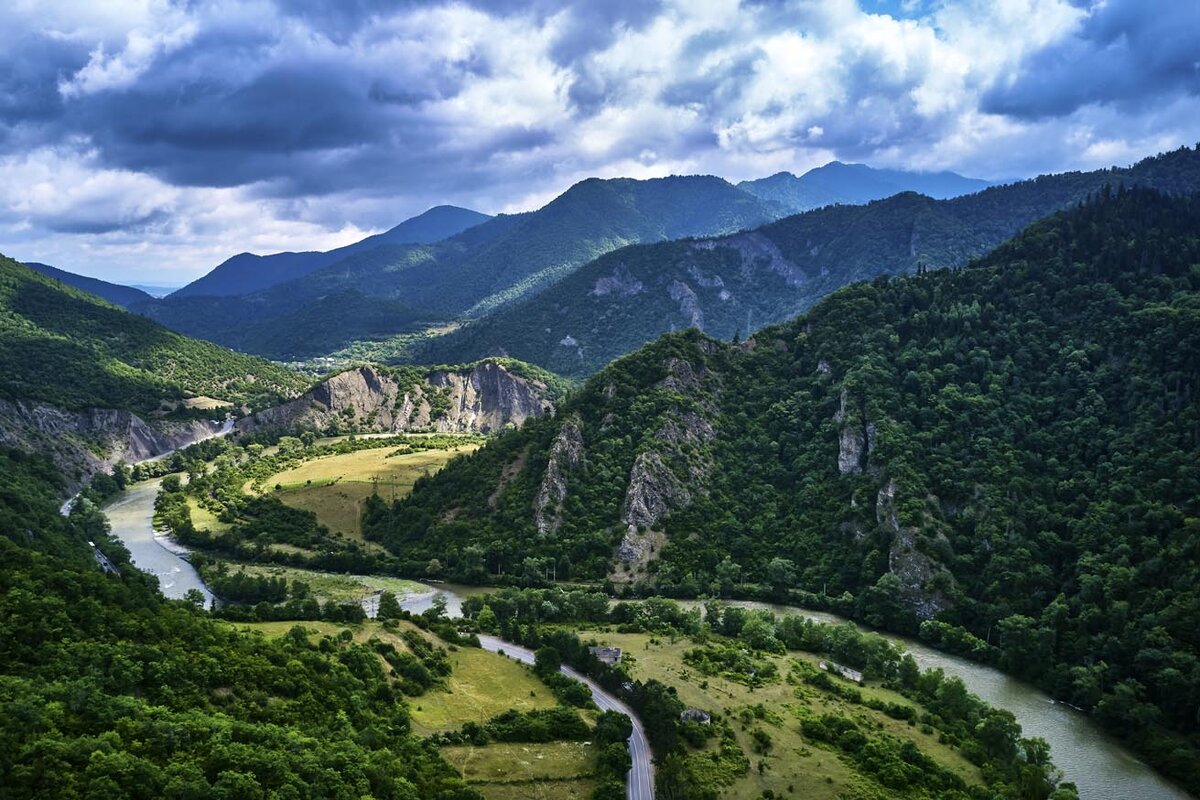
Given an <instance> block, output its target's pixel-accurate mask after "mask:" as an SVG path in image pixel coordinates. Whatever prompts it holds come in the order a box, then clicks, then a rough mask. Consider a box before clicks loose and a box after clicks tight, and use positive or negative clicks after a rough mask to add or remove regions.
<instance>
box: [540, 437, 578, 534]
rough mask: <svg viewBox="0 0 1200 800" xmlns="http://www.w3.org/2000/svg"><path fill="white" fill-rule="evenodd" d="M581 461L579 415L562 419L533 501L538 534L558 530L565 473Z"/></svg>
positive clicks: (565, 495) (565, 490) (563, 497)
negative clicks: (544, 472)
mask: <svg viewBox="0 0 1200 800" xmlns="http://www.w3.org/2000/svg"><path fill="white" fill-rule="evenodd" d="M582 463H583V431H582V430H581V428H580V421H579V418H578V417H576V416H571V417H568V418H567V419H565V420H563V422H562V425H561V427H559V429H558V435H557V436H555V437H554V444H553V445H551V446H550V460H549V461H548V462H547V464H546V474H545V475H544V476H542V484H541V486H540V487H538V493H537V497H536V498H534V501H533V519H534V523H535V524H536V525H537V532H538V535H539V536H546V535H548V534H552V533H554V532H555V531H557V530H558V525H559V522H560V519H559V515H560V514H561V512H562V504H563V501H564V500H566V499H567V475H568V474H569V473H570V472H572V471H573V470H575V469H578V468H579V466H580V465H581V464H582Z"/></svg>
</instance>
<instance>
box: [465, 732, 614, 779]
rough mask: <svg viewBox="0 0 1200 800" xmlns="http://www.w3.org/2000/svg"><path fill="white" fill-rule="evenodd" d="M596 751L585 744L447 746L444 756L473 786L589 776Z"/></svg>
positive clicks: (593, 747)
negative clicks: (475, 784)
mask: <svg viewBox="0 0 1200 800" xmlns="http://www.w3.org/2000/svg"><path fill="white" fill-rule="evenodd" d="M595 751H596V748H595V746H594V745H592V744H590V743H585V742H548V743H546V744H489V745H486V746H484V747H471V746H463V747H444V748H442V756H443V757H444V758H445V759H446V760H447V761H449V762H450V763H451V764H452V765H453V766H454V768H455V769H457V770H458V771H459V772H461V773H462V775H463V777H464V778H466V779H467V781H469V782H470V783H518V782H524V781H535V780H546V779H553V780H562V779H566V778H581V777H588V776H590V775H591V774H592V772H593V770H594V769H595V761H596V752H595Z"/></svg>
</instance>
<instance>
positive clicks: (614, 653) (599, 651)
mask: <svg viewBox="0 0 1200 800" xmlns="http://www.w3.org/2000/svg"><path fill="white" fill-rule="evenodd" d="M588 652H589V653H591V654H592V655H594V656H595V657H596V660H597V661H599V662H600V663H602V664H617V663H619V662H620V661H621V648H619V647H589V648H588Z"/></svg>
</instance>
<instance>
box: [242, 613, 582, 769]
mask: <svg viewBox="0 0 1200 800" xmlns="http://www.w3.org/2000/svg"><path fill="white" fill-rule="evenodd" d="M230 624H234V623H230ZM234 625H235V627H237V628H244V629H249V630H255V631H261V632H262V633H263V634H264V635H265V636H268V637H272V638H275V637H279V636H283V635H284V634H285V633H287V632H288V631H290V630H291V629H292V628H293V627H295V626H296V625H303V626H304V627H305V628H307V629H309V630H310V631H315V632H316V633H317V634H318V635H325V634H329V635H337V634H338V633H339V632H341V631H343V630H349V631H351V632H353V634H354V641H356V642H365V641H367V640H368V639H370V638H371V637H372V636H377V637H379V638H380V639H382V640H384V641H386V642H392V643H393V644H395V645H396V647H397V649H400V650H407V649H408V647H407V645H405V644H404V640H403V639H401V638H400V637H399V636H396V635H395V634H394V633H391V632H389V631H387V630H386V629H384V627H383V626H382V625H381V624H380V623H378V622H364V623H362V624H359V625H343V624H339V623H334V622H287V621H285V622H248V623H236V624H234ZM400 625H401V630H405V629H408V630H416V631H418V632H420V633H421V635H422V636H424V637H425V638H427V639H429V640H430V641H431V642H434V643H436V644H438V645H439V646H445V644H444V643H443V642H442V641H441V640H440V639H438V638H436V637H435V636H433V635H432V634H430V633H427V632H425V631H421V630H420V629H419V628H417V627H416V626H414V625H410V624H409V623H407V622H402V623H400ZM450 663H451V665H452V666H453V670H454V671H453V672H452V673H451V675H450V678H449V679H448V680H447V686H446V691H439V690H437V689H434V690H432V691H430V692H429V693H428V694H425V695H422V696H421V697H414V698H412V699H411V700H410V701H409V704H410V706H411V708H410V711H411V713H412V722H413V730H414V731H415V732H416V733H418V734H420V735H422V736H427V735H429V734H431V733H437V732H439V731H448V730H456V729H458V728H460V727H462V725H463V724H464V723H466V722H486V721H487V720H489V719H491V718H492V717H494V716H496V715H497V714H500V713H502V712H504V711H507V710H508V709H510V708H513V709H516V710H517V711H532V710H533V709H537V708H553V707H554V706H555V705H556V703H555V700H554V696H553V695H552V694H550V690H549V689H547V688H546V687H545V686H544V685H543V684H542V682H541V681H539V680H538V679H537V678H536V677H534V675H533V673H532V672H531V671H530V670H529V669H528V668H527V667H525V666H524V665H522V664H520V663H518V662H516V661H513V660H512V659H509V658H505V657H504V656H501V655H497V654H496V653H489V652H487V651H486V650H479V649H477V648H474V647H460V648H458V649H457V650H454V651H452V652H451V653H450ZM562 744H563V746H567V745H568V744H570V743H562ZM531 746H532V745H531ZM570 746H572V747H575V746H578V745H576V744H570ZM490 747H491V745H489V749H490ZM468 749H469V748H468ZM535 760H537V761H542V760H544V759H535ZM485 763H486V762H485ZM586 772H587V773H589V774H590V772H591V770H590V769H588V770H586ZM570 774H572V775H579V774H580V773H579V772H575V773H570Z"/></svg>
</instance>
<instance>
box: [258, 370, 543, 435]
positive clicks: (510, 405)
mask: <svg viewBox="0 0 1200 800" xmlns="http://www.w3.org/2000/svg"><path fill="white" fill-rule="evenodd" d="M402 375H403V373H392V372H389V371H386V370H380V369H376V368H374V367H370V366H366V367H359V368H358V369H352V370H348V371H346V372H343V373H340V374H338V375H334V376H333V377H332V378H330V379H328V380H327V381H324V382H323V383H320V384H318V385H317V386H315V387H313V388H312V389H311V390H310V391H308V392H306V393H305V394H303V395H301V396H300V397H298V398H296V399H295V400H292V401H291V402H289V403H285V404H283V405H281V406H276V407H275V408H270V409H267V410H265V411H260V412H258V413H257V414H254V415H253V416H250V417H247V418H246V419H244V420H241V421H240V422H238V425H237V428H238V430H239V431H246V432H249V431H254V430H260V429H271V428H282V429H287V430H298V429H307V430H315V431H326V430H330V429H337V430H344V431H348V432H349V431H353V432H379V433H402V432H404V431H417V430H421V431H425V430H434V431H440V432H456V433H492V432H495V431H498V430H501V429H503V428H504V427H506V426H507V425H510V424H512V425H521V424H522V423H524V422H525V420H527V419H529V418H530V417H538V416H541V415H542V414H546V413H550V412H553V410H554V406H553V404H552V403H551V402H550V400H549V399H548V396H547V387H546V385H545V384H544V383H542V382H540V381H535V380H531V379H528V378H525V377H523V376H521V375H517V374H514V373H512V372H509V371H508V370H507V369H505V367H504V366H503V365H502V364H499V363H497V362H494V361H483V362H480V363H478V364H475V365H473V366H472V367H469V368H466V369H463V370H437V371H434V372H430V373H428V374H427V375H425V376H424V379H423V380H417V381H408V382H402V381H404V380H405V379H404V378H403V377H398V376H402Z"/></svg>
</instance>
